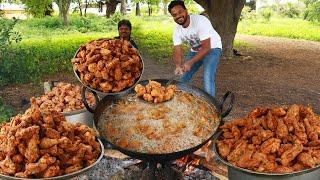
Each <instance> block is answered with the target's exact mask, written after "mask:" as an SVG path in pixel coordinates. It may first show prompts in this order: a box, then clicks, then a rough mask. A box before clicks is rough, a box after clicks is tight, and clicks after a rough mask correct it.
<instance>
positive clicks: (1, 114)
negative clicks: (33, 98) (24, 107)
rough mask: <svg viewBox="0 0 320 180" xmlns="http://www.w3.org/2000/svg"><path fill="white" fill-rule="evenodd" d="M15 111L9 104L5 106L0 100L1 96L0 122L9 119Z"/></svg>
mask: <svg viewBox="0 0 320 180" xmlns="http://www.w3.org/2000/svg"><path fill="white" fill-rule="evenodd" d="M15 113H16V112H15V111H14V110H13V108H11V107H9V106H5V105H4V104H3V102H2V98H1V97H0V123H2V122H6V121H9V120H10V117H11V116H13V115H14V114H15Z"/></svg>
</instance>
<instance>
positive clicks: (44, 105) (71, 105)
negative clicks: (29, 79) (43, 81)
mask: <svg viewBox="0 0 320 180" xmlns="http://www.w3.org/2000/svg"><path fill="white" fill-rule="evenodd" d="M80 90H81V87H80V86H78V85H73V84H70V83H64V82H59V83H58V84H57V86H55V87H53V88H52V90H51V91H49V92H46V93H45V94H44V95H42V96H41V97H38V98H36V103H37V104H38V106H39V107H40V108H41V109H54V110H56V111H58V112H70V111H75V110H80V109H83V108H84V104H83V103H82V98H81V91H80ZM86 97H87V101H88V102H89V104H90V105H94V103H95V100H94V96H93V94H91V93H88V92H87V94H86Z"/></svg>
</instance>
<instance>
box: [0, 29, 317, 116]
mask: <svg viewBox="0 0 320 180" xmlns="http://www.w3.org/2000/svg"><path fill="white" fill-rule="evenodd" d="M236 39H238V40H243V41H245V42H247V43H248V44H250V45H251V46H252V48H250V49H245V48H241V49H238V51H239V52H240V53H241V54H242V55H243V56H238V57H236V58H234V59H232V60H221V61H220V64H219V67H218V71H217V77H216V83H217V95H216V97H217V99H218V100H219V99H220V97H222V96H223V94H224V93H225V92H227V91H228V90H229V91H232V92H233V93H234V94H235V96H236V102H235V104H234V108H233V110H232V112H231V113H230V115H229V116H228V117H227V118H226V120H231V119H233V118H237V117H242V116H244V115H245V114H246V113H247V112H248V111H250V110H251V109H252V108H254V107H256V106H265V105H284V104H293V103H297V104H303V105H311V106H312V107H313V109H314V111H315V112H317V113H320V75H319V71H320V42H312V41H305V40H292V39H286V38H272V37H262V36H249V35H237V36H236ZM144 62H145V72H144V75H143V79H149V78H150V79H153V78H169V77H170V76H171V75H172V72H173V67H172V65H169V64H157V63H155V61H152V60H150V59H149V58H147V57H144ZM201 74H202V72H198V73H197V74H196V76H195V78H194V81H193V82H194V84H195V85H197V86H200V87H201V86H202V80H201V76H202V75H201ZM46 80H48V78H47V79H46ZM50 80H59V81H65V82H73V83H74V82H77V80H76V78H75V77H74V75H73V74H62V75H61V74H60V75H58V76H56V77H51V78H50ZM42 92H43V87H42V84H26V85H19V86H11V87H2V88H0V96H1V97H2V98H3V99H4V102H5V104H8V105H11V106H13V107H14V108H15V109H16V110H17V111H19V112H22V111H23V110H25V109H26V108H27V106H28V105H26V104H25V103H24V102H25V99H29V98H30V97H31V96H40V95H41V93H42Z"/></svg>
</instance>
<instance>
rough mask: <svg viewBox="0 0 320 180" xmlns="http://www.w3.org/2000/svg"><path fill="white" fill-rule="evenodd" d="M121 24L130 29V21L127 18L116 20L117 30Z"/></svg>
mask: <svg viewBox="0 0 320 180" xmlns="http://www.w3.org/2000/svg"><path fill="white" fill-rule="evenodd" d="M122 25H125V26H128V27H129V29H130V30H131V22H130V21H129V20H127V19H122V20H121V21H119V22H118V30H119V28H120V27H121V26H122Z"/></svg>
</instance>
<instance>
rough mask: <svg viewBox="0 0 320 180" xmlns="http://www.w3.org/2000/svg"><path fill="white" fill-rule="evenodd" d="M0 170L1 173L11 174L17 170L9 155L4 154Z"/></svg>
mask: <svg viewBox="0 0 320 180" xmlns="http://www.w3.org/2000/svg"><path fill="white" fill-rule="evenodd" d="M0 170H1V173H3V174H7V175H13V174H15V173H16V171H17V166H16V164H15V163H14V162H13V161H12V159H11V158H10V156H9V155H8V156H6V158H5V159H4V160H3V161H1V162H0Z"/></svg>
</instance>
